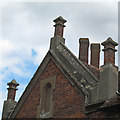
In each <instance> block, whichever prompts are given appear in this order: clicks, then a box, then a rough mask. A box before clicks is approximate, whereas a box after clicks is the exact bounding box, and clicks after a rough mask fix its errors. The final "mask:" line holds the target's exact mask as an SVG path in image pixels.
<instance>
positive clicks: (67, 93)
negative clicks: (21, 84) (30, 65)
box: [13, 59, 84, 118]
mask: <svg viewBox="0 0 120 120" xmlns="http://www.w3.org/2000/svg"><path fill="white" fill-rule="evenodd" d="M55 75H56V83H55V90H54V91H53V102H54V111H53V115H54V117H59V116H60V115H61V114H64V113H63V111H61V110H62V109H64V110H65V111H68V113H70V112H73V109H75V110H76V111H74V112H75V113H74V112H73V113H74V114H79V115H82V116H83V113H82V112H83V104H84V95H83V93H82V92H80V91H78V90H77V88H75V87H74V86H72V84H71V83H70V82H69V80H68V79H67V78H66V77H65V76H64V74H63V73H62V72H61V70H60V69H59V68H58V67H57V66H56V64H55V63H54V61H53V60H52V59H49V61H48V63H47V64H46V66H45V68H44V70H43V71H42V74H41V75H40V76H39V77H38V79H37V80H36V82H35V84H34V86H33V87H32V89H31V91H30V92H29V94H28V96H27V97H26V99H25V100H24V102H23V104H22V105H21V106H18V107H19V109H18V108H17V107H16V109H15V111H14V113H13V115H14V117H16V118H21V117H22V118H28V116H29V118H36V116H37V108H38V106H39V104H40V84H41V81H42V80H45V79H48V78H50V77H52V76H55ZM31 82H32V81H31ZM28 87H30V86H28ZM26 93H27V91H26ZM24 95H25V93H24ZM70 98H71V99H70ZM22 99H23V98H21V100H22ZM75 101H76V102H75ZM20 102H21V101H19V102H18V105H19V104H20ZM70 105H71V107H70ZM72 107H73V108H72ZM78 107H79V110H78V109H77V108H78ZM70 108H71V109H70ZM17 109H18V112H16V110H17ZM15 112H16V114H15ZM30 113H31V114H30ZM80 113H81V114H80ZM66 115H67V114H66ZM71 117H72V113H71ZM79 117H80V116H79Z"/></svg>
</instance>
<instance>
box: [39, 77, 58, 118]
mask: <svg viewBox="0 0 120 120" xmlns="http://www.w3.org/2000/svg"><path fill="white" fill-rule="evenodd" d="M55 80H56V75H55V76H52V77H49V78H47V79H43V80H41V82H40V104H39V105H38V110H37V118H50V117H52V116H53V101H52V97H53V90H54V89H55Z"/></svg>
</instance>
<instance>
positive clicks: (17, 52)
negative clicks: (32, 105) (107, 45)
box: [0, 0, 118, 115]
mask: <svg viewBox="0 0 120 120" xmlns="http://www.w3.org/2000/svg"><path fill="white" fill-rule="evenodd" d="M111 1H114V0H111ZM1 10H2V11H1V19H0V20H1V27H0V28H1V30H0V76H1V77H0V85H1V86H2V88H0V89H1V91H0V95H1V96H2V95H3V96H2V98H0V100H1V101H0V106H1V108H2V107H3V101H4V100H6V99H7V89H6V88H7V83H8V82H10V81H11V80H12V79H13V78H14V79H15V80H16V81H17V82H18V83H19V84H20V86H19V87H18V89H19V90H18V91H17V95H16V100H18V99H19V97H20V96H21V94H22V92H23V90H24V89H25V87H26V85H27V84H28V83H29V81H30V80H31V78H32V76H33V75H34V73H35V71H36V69H37V68H38V66H39V64H40V63H41V61H42V60H43V58H44V56H45V54H46V53H47V51H48V50H49V44H50V38H51V37H53V35H54V27H53V25H54V23H53V20H54V19H55V18H57V17H58V16H63V18H65V19H66V20H67V23H66V24H65V25H66V27H65V30H64V38H65V39H66V45H67V46H68V48H69V49H70V50H71V51H72V52H73V53H74V54H75V55H76V56H77V57H78V51H79V38H81V37H88V38H89V40H90V42H94V43H95V42H97V43H101V42H103V41H105V40H106V39H107V38H108V37H111V38H112V39H113V40H115V41H116V42H118V3H117V0H116V1H115V2H107V1H106V2H76V3H75V2H56V3H55V2H27V1H26V2H19V1H18V2H11V3H8V2H6V3H2V4H1ZM101 56H103V53H102V52H101ZM116 58H118V55H117V54H116ZM103 59H104V58H103V57H101V59H100V61H101V65H102V64H103ZM116 64H118V59H116ZM1 111H2V109H1ZM1 111H0V115H1Z"/></svg>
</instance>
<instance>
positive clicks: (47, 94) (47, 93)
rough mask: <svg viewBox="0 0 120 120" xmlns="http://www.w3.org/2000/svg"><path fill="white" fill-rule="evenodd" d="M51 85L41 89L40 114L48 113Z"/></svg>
mask: <svg viewBox="0 0 120 120" xmlns="http://www.w3.org/2000/svg"><path fill="white" fill-rule="evenodd" d="M50 98H51V84H50V83H47V84H46V85H45V86H44V89H43V96H42V104H41V114H47V113H48V112H49V111H50Z"/></svg>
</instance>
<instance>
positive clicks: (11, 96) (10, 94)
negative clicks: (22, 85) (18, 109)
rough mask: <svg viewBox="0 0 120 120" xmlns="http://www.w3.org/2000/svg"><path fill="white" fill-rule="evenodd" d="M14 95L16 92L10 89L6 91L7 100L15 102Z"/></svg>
mask: <svg viewBox="0 0 120 120" xmlns="http://www.w3.org/2000/svg"><path fill="white" fill-rule="evenodd" d="M15 95H16V90H15V89H11V88H10V89H9V90H8V96H7V99H10V100H15Z"/></svg>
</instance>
